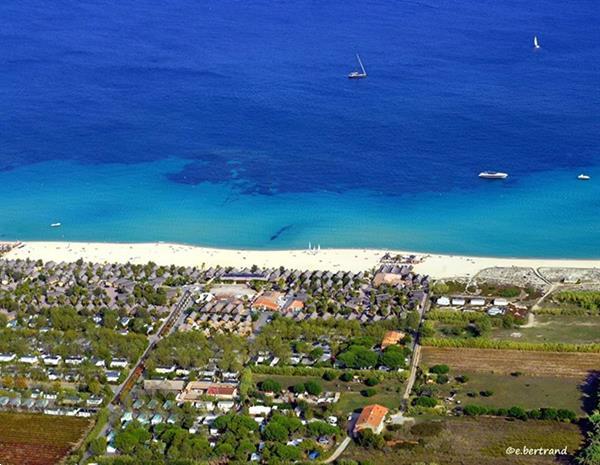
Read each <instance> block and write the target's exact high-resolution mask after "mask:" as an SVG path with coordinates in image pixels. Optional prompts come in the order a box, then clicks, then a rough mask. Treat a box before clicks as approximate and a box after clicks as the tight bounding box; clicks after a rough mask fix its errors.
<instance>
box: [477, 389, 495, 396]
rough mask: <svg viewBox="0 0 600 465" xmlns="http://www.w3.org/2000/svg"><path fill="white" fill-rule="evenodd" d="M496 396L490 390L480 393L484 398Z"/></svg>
mask: <svg viewBox="0 0 600 465" xmlns="http://www.w3.org/2000/svg"><path fill="white" fill-rule="evenodd" d="M493 394H494V391H490V390H489V389H486V390H485V391H480V392H479V395H480V396H482V397H490V396H492V395H493Z"/></svg>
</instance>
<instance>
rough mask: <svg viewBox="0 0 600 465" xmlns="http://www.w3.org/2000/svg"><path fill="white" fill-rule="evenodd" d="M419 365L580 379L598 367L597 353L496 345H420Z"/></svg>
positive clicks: (599, 358)
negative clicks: (513, 347) (481, 346)
mask: <svg viewBox="0 0 600 465" xmlns="http://www.w3.org/2000/svg"><path fill="white" fill-rule="evenodd" d="M422 356H423V358H422V360H421V366H425V367H427V366H431V365H435V364H438V363H445V364H447V365H449V366H450V367H452V368H454V369H455V370H459V371H461V370H462V371H469V372H477V373H495V374H511V373H513V372H517V371H518V372H521V373H522V374H524V375H531V376H550V377H558V378H564V377H572V378H577V379H582V378H584V377H586V376H589V375H590V374H591V373H593V372H597V371H598V370H599V369H600V354H599V353H576V352H538V351H520V350H498V349H455V348H445V347H423V351H422Z"/></svg>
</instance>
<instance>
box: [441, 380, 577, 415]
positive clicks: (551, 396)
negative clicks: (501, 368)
mask: <svg viewBox="0 0 600 465" xmlns="http://www.w3.org/2000/svg"><path fill="white" fill-rule="evenodd" d="M458 374H459V373H454V375H455V376H456V375H458ZM460 374H465V375H467V376H468V377H469V380H468V381H467V382H466V383H464V384H460V383H457V382H454V381H451V382H450V383H448V384H444V385H441V386H439V389H440V391H439V395H440V397H443V398H446V397H448V396H449V394H450V391H451V390H455V391H457V394H456V396H455V399H456V400H460V401H461V404H462V405H465V404H477V405H484V406H487V407H512V406H515V405H516V406H520V407H523V408H525V409H534V408H542V407H554V408H565V409H569V410H572V411H574V412H575V413H577V414H578V415H584V414H585V412H584V411H583V400H582V392H581V391H580V383H582V382H583V381H584V380H583V379H581V380H578V379H575V378H555V377H545V376H524V375H521V376H510V375H501V374H492V373H470V372H461V373H460ZM485 390H490V391H492V392H493V394H492V395H491V396H490V397H484V396H481V395H479V393H480V392H481V391H485ZM468 393H476V394H477V395H476V396H475V397H471V396H469V395H468ZM447 405H448V406H450V407H452V406H454V405H456V404H454V403H451V402H449V403H448V404H447Z"/></svg>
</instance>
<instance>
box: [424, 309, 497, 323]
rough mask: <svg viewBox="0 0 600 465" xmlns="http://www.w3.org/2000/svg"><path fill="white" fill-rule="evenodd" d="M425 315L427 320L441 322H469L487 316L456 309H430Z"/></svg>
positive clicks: (486, 316)
mask: <svg viewBox="0 0 600 465" xmlns="http://www.w3.org/2000/svg"><path fill="white" fill-rule="evenodd" d="M425 317H426V318H427V319H428V320H435V321H440V322H442V323H470V322H472V321H479V320H484V319H487V318H489V316H488V315H486V314H485V313H480V312H459V311H456V310H430V311H429V312H427V313H426V315H425Z"/></svg>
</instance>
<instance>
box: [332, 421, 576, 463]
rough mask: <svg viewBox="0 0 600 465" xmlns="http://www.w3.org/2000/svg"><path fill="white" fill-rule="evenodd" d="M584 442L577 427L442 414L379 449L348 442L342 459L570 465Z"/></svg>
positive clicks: (381, 461)
mask: <svg viewBox="0 0 600 465" xmlns="http://www.w3.org/2000/svg"><path fill="white" fill-rule="evenodd" d="M582 442H583V436H582V434H581V432H580V430H579V428H578V427H577V425H574V424H569V423H558V422H548V421H509V420H506V419H501V418H482V417H479V418H465V417H460V418H447V419H444V420H440V421H429V422H424V423H420V424H417V425H415V426H413V427H412V428H408V427H407V428H406V429H405V430H402V431H398V432H393V433H392V438H391V439H390V441H388V443H387V445H386V447H384V448H383V449H382V450H370V449H364V448H360V447H357V446H355V445H352V446H350V447H349V448H348V449H347V450H346V452H345V453H344V454H343V455H342V458H346V459H354V460H370V461H371V462H372V463H373V464H374V465H412V464H415V463H440V464H442V463H443V464H450V465H454V464H456V465H458V464H460V465H504V464H507V465H508V464H510V465H542V464H557V463H570V462H571V461H572V454H573V453H574V452H576V451H577V450H578V449H579V447H580V446H581V444H582ZM523 446H527V447H528V448H532V449H533V448H540V447H541V448H552V449H563V448H565V447H566V448H567V454H568V455H567V456H563V457H560V458H559V457H558V456H553V455H552V456H539V455H538V456H527V457H523V456H516V455H513V454H507V452H506V450H507V448H509V447H513V448H522V447H523Z"/></svg>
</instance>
